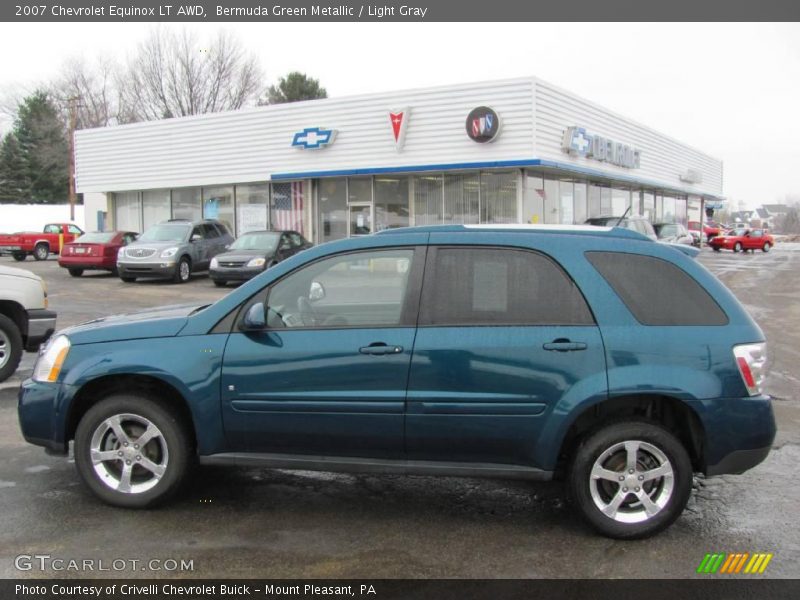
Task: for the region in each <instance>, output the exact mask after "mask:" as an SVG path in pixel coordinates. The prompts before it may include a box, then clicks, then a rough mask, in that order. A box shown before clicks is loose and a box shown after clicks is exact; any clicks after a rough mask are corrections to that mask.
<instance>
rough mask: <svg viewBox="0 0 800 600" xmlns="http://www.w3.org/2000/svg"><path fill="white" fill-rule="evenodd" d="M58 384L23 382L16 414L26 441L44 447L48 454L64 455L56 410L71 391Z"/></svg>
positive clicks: (58, 412) (62, 428) (58, 416)
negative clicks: (63, 397) (62, 398)
mask: <svg viewBox="0 0 800 600" xmlns="http://www.w3.org/2000/svg"><path fill="white" fill-rule="evenodd" d="M68 387H69V386H64V385H62V384H57V383H40V382H38V381H33V380H32V379H26V380H25V381H23V382H22V385H21V386H20V388H19V396H18V403H17V414H18V416H19V426H20V429H21V430H22V436H23V437H24V438H25V441H26V442H28V443H30V444H35V445H36V446H43V447H44V448H45V451H46V452H47V453H48V454H58V455H63V454H66V453H67V441H66V440H65V439H64V434H65V431H64V427H63V419H64V417H63V415H60V411H59V410H58V408H59V404H60V400H61V397H62V396H63V395H65V394H68V393H71V392H72V391H73V390H69V389H66V388H68Z"/></svg>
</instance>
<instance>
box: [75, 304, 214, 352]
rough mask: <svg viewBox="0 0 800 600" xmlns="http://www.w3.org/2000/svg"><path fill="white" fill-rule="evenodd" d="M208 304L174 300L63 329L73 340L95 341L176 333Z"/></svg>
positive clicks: (143, 337)
mask: <svg viewBox="0 0 800 600" xmlns="http://www.w3.org/2000/svg"><path fill="white" fill-rule="evenodd" d="M203 306H206V305H204V304H173V305H170V306H161V307H158V308H151V309H148V310H143V311H140V312H134V313H126V314H120V315H112V316H110V317H101V318H99V319H93V320H92V321H87V322H85V323H81V324H79V325H75V326H74V327H69V328H67V329H64V330H62V331H61V332H60V333H63V334H66V335H68V336H69V338H70V340H71V341H72V343H73V344H95V343H98V342H117V341H120V340H135V339H145V338H159V337H172V336H175V335H177V334H178V333H180V331H181V329H183V326H184V325H186V321H187V319H188V317H189V315H191V314H192V313H193V312H194V311H196V310H197V309H199V308H202V307H203Z"/></svg>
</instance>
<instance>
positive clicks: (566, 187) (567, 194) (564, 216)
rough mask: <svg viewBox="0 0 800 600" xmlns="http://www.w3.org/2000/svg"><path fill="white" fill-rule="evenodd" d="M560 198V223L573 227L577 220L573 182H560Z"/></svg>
mask: <svg viewBox="0 0 800 600" xmlns="http://www.w3.org/2000/svg"><path fill="white" fill-rule="evenodd" d="M558 198H559V204H558V222H559V223H561V224H570V225H571V224H572V223H573V221H574V219H575V198H574V185H573V184H572V181H569V180H563V181H559V182H558Z"/></svg>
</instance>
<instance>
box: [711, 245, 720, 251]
mask: <svg viewBox="0 0 800 600" xmlns="http://www.w3.org/2000/svg"><path fill="white" fill-rule="evenodd" d="M711 248H712V249H713V250H714V252H719V251H720V248H719V246H711Z"/></svg>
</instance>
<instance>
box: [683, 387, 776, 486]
mask: <svg viewBox="0 0 800 600" xmlns="http://www.w3.org/2000/svg"><path fill="white" fill-rule="evenodd" d="M695 408H696V409H697V412H698V414H700V417H701V421H702V423H703V427H704V429H705V433H706V435H705V448H704V452H703V453H704V457H705V469H704V472H705V474H706V475H724V474H739V473H744V472H745V471H747V470H749V469H752V468H753V467H755V466H756V465H758V464H759V463H761V462H762V461H763V460H764V459H765V458H766V457H767V455H768V454H769V451H770V449H771V448H772V442H773V441H774V440H775V433H776V431H777V428H776V426H775V414H774V413H773V410H772V399H771V398H770V397H769V396H764V395H762V396H748V397H746V398H717V399H715V400H706V401H701V402H699V403H698V405H697V406H696V407H695Z"/></svg>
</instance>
